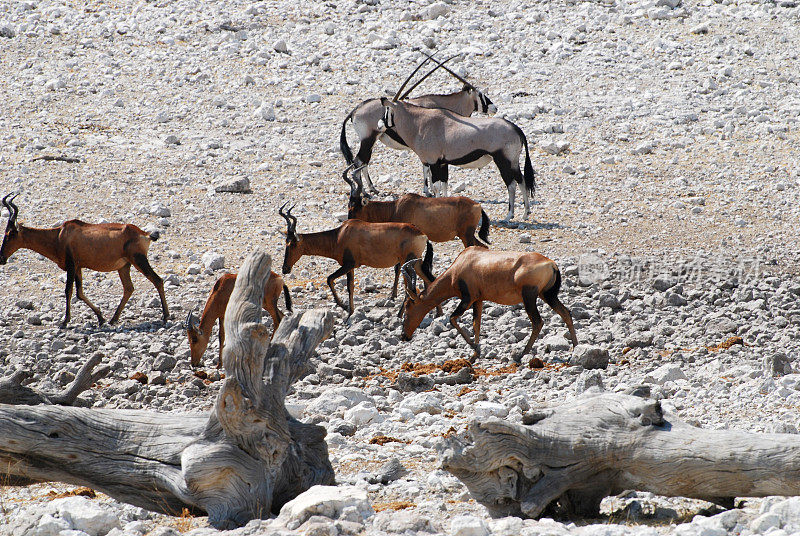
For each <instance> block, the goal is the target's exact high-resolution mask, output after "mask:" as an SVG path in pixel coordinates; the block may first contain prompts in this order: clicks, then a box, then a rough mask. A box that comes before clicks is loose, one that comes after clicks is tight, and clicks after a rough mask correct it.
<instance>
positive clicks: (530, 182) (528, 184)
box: [509, 121, 536, 197]
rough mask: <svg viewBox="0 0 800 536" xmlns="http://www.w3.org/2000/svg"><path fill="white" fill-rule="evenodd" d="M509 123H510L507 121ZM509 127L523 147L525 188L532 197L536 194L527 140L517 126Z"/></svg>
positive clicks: (534, 175)
mask: <svg viewBox="0 0 800 536" xmlns="http://www.w3.org/2000/svg"><path fill="white" fill-rule="evenodd" d="M509 123H511V122H510V121H509ZM511 126H513V127H514V130H516V131H517V134H518V135H519V139H520V140H521V141H522V145H524V146H525V175H524V177H525V188H526V189H527V190H528V193H529V194H530V196H531V197H533V194H534V193H536V172H535V171H533V165H531V155H530V153H529V152H528V138H527V137H525V133H524V132H522V129H521V128H519V127H518V126H517V125H515V124H514V123H511Z"/></svg>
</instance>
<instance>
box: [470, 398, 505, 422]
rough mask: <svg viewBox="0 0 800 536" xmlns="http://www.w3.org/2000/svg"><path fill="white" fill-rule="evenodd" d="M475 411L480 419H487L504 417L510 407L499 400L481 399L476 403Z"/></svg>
mask: <svg viewBox="0 0 800 536" xmlns="http://www.w3.org/2000/svg"><path fill="white" fill-rule="evenodd" d="M473 412H474V413H475V417H477V418H479V419H485V418H487V417H499V418H501V419H502V418H504V417H506V416H507V415H508V408H507V407H505V406H504V405H503V404H498V403H497V402H487V401H486V400H481V401H479V402H476V403H475V405H474V406H473Z"/></svg>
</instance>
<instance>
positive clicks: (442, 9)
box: [425, 2, 450, 20]
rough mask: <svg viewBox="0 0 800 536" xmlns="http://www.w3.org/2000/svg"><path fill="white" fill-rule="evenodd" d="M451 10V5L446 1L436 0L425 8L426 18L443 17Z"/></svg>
mask: <svg viewBox="0 0 800 536" xmlns="http://www.w3.org/2000/svg"><path fill="white" fill-rule="evenodd" d="M449 12H450V6H448V5H447V4H445V3H444V2H434V3H433V4H431V5H429V6H428V9H426V10H425V18H426V19H428V20H433V19H435V18H438V17H443V16H445V15H447V14H448V13H449Z"/></svg>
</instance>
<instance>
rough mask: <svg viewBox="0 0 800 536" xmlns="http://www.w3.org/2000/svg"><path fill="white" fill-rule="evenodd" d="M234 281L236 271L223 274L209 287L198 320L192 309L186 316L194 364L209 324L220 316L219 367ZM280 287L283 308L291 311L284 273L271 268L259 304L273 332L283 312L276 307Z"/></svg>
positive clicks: (208, 333) (203, 348)
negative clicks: (284, 303)
mask: <svg viewBox="0 0 800 536" xmlns="http://www.w3.org/2000/svg"><path fill="white" fill-rule="evenodd" d="M235 284H236V274H224V275H223V276H222V277H220V278H219V279H217V282H216V283H214V288H213V289H211V294H209V296H208V300H206V305H205V307H204V308H203V314H202V315H201V316H200V320H199V321H198V320H197V318H196V317H195V316H194V315H193V314H192V313H189V315H188V316H187V317H186V335H187V336H188V337H189V352H190V354H191V363H192V366H193V367H196V366H197V365H199V364H200V360H201V359H202V358H203V354H204V353H205V351H206V348H208V341H209V339H210V338H211V328H213V327H214V322H216V321H217V319H219V360H218V361H217V368H221V367H222V348H223V347H224V346H225V322H224V319H225V310H226V309H227V308H228V300H230V298H231V293H232V292H233V286H234V285H235ZM281 291H283V296H284V299H285V300H286V309H287V310H288V311H289V312H290V313H291V312H292V298H291V295H290V294H289V288H288V287H287V286H286V285H285V284H284V283H283V277H281V276H280V275H278V274H276V273H275V272H270V275H269V279H267V284H266V286H264V300H263V302H262V304H261V306H262V307H263V308H264V309H265V310H266V311H267V312H268V313H269V315H270V316H271V317H272V326H273V333H275V330H276V329H278V326H279V325H280V323H281V320H282V319H283V313H282V312H281V310H280V309H278V298H279V297H280V295H281Z"/></svg>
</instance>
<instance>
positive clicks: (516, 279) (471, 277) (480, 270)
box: [402, 246, 578, 362]
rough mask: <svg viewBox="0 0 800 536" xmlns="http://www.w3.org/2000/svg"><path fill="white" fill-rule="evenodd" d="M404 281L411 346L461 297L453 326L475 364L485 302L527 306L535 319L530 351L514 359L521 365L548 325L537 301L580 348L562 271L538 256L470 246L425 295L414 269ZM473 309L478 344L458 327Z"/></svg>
mask: <svg viewBox="0 0 800 536" xmlns="http://www.w3.org/2000/svg"><path fill="white" fill-rule="evenodd" d="M406 264H408V263H406ZM403 278H404V279H405V283H406V293H407V295H408V298H407V299H406V306H405V316H404V317H403V334H402V338H403V340H405V341H409V340H411V337H412V336H413V335H414V331H416V329H417V327H419V325H420V323H421V322H422V319H423V318H425V315H426V314H428V312H429V311H430V310H431V309H433V308H434V307H436V306H437V305H439V304H441V303H442V302H443V301H445V300H447V299H449V298H454V297H457V298H460V299H461V303H459V304H458V307H456V309H455V311H453V314H452V315H450V323H451V324H452V325H453V327H455V328H456V329H457V330H458V332H459V333H460V334H461V336H462V337H464V340H465V341H467V344H469V345H470V346H471V347H472V348H473V350H474V354H473V356H472V360H475V359H476V358H477V357H479V356H480V345H479V340H480V331H481V313H482V312H483V302H484V301H487V300H488V301H492V302H495V303H499V304H501V305H516V304H518V303H520V302H522V303H523V304H524V305H525V311H526V312H527V313H528V317H529V318H530V319H531V324H532V327H533V331H532V332H531V337H530V339H529V340H528V343H527V344H526V345H525V349H524V350H522V352H521V353H520V354H519V355H518V356H515V357H514V359H515V360H516V361H518V362H519V361H520V360H521V359H522V356H524V355H525V354H527V353H528V351H529V350H530V349H531V346H533V343H534V341H535V340H536V338H537V337H538V336H539V331H541V329H542V326H543V325H544V322H543V321H542V317H541V316H540V315H539V309H538V308H537V307H536V298H542V300H544V302H545V303H546V304H547V305H549V306H550V307H552V308H553V310H554V311H555V312H556V313H558V315H559V316H560V317H561V318H562V319H563V320H564V323H566V324H567V328H568V329H569V334H570V339H571V340H572V346H573V347H575V346H576V345H577V344H578V338H577V337H576V336H575V328H574V327H573V325H572V315H571V314H570V312H569V309H567V308H566V307H564V304H562V303H561V302H560V301H559V300H558V291H559V289H560V287H561V272H559V270H558V267H557V266H556V263H555V262H553V261H552V260H550V259H548V258H547V257H545V256H543V255H540V254H538V253H533V252H521V251H491V250H488V249H485V248H482V247H479V246H472V247H468V248H466V249H465V250H464V251H462V252H461V253H460V254H459V255H458V257H456V260H455V261H453V264H452V265H450V267H449V268H448V269H447V270H445V271H444V273H442V275H440V276H439V277H437V278H436V280H435V281H434V282H433V283H431V284H430V285H429V286H428V289H427V290H426V291H424V292H423V293H422V294H418V293H417V290H416V275H415V273H414V271H413V270H412V269H411V266H410V264H409V265H408V267H407V266H406V265H403ZM470 306H472V315H473V330H474V333H475V340H474V341H473V340H470V337H469V335H468V334H467V332H466V331H465V330H464V328H462V327H461V326H459V325H458V318H459V317H460V316H461V315H462V314H463V313H464V311H466V310H467V308H468V307H470Z"/></svg>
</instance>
